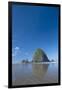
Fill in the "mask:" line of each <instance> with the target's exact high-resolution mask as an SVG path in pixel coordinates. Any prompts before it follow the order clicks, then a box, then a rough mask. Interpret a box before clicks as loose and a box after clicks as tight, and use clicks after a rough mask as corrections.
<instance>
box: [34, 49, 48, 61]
mask: <svg viewBox="0 0 62 90" xmlns="http://www.w3.org/2000/svg"><path fill="white" fill-rule="evenodd" d="M33 62H49V59H48V57H47V55H46V54H45V52H44V51H43V50H42V49H41V48H38V49H37V50H36V51H35V52H34V56H33Z"/></svg>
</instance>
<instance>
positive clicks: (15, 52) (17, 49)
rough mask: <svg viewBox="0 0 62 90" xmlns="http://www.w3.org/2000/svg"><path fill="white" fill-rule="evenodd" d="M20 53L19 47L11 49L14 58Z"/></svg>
mask: <svg viewBox="0 0 62 90" xmlns="http://www.w3.org/2000/svg"><path fill="white" fill-rule="evenodd" d="M19 52H21V51H20V48H19V47H15V48H13V49H12V56H13V57H15V56H16V55H17V54H18V53H19Z"/></svg>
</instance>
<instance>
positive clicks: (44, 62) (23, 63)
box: [12, 61, 57, 65]
mask: <svg viewBox="0 0 62 90" xmlns="http://www.w3.org/2000/svg"><path fill="white" fill-rule="evenodd" d="M51 63H57V62H55V61H54V62H41V63H40V62H37V63H36V62H33V63H22V62H21V63H12V64H13V65H14V64H51Z"/></svg>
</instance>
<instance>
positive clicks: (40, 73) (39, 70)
mask: <svg viewBox="0 0 62 90" xmlns="http://www.w3.org/2000/svg"><path fill="white" fill-rule="evenodd" d="M48 66H49V65H48V64H32V74H33V75H34V76H35V77H37V78H41V79H42V78H43V77H44V75H45V74H46V72H47V70H48Z"/></svg>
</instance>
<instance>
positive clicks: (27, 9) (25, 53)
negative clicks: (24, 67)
mask: <svg viewBox="0 0 62 90" xmlns="http://www.w3.org/2000/svg"><path fill="white" fill-rule="evenodd" d="M58 12H59V9H58V7H47V6H35V7H34V6H22V5H21V6H19V5H17V6H16V5H13V8H12V58H13V59H12V60H13V63H16V62H19V61H21V60H22V59H29V60H32V57H33V53H34V52H35V50H36V49H37V48H42V49H43V50H44V51H45V53H46V54H47V56H48V58H49V59H50V60H51V59H57V57H58V56H57V55H58Z"/></svg>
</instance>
